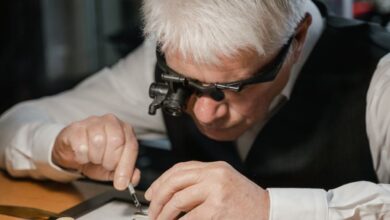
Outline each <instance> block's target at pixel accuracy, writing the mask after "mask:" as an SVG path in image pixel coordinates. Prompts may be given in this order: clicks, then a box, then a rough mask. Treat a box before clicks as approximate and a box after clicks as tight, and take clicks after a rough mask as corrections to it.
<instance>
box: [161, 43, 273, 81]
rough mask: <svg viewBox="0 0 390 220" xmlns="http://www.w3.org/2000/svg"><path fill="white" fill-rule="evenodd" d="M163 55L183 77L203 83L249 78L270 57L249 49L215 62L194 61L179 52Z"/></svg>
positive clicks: (222, 57)
mask: <svg viewBox="0 0 390 220" xmlns="http://www.w3.org/2000/svg"><path fill="white" fill-rule="evenodd" d="M165 56H166V62H167V64H168V66H169V67H170V68H171V69H173V70H175V71H176V72H178V73H179V74H181V75H183V76H185V77H188V78H191V79H194V80H198V81H201V82H205V83H215V82H219V83H223V82H232V81H237V80H243V79H246V78H249V77H251V76H253V74H254V73H255V71H256V70H258V69H259V68H261V67H262V66H264V65H265V64H267V63H268V62H269V60H271V59H272V57H271V58H267V57H265V56H264V55H258V54H257V53H256V52H254V51H250V50H242V51H240V53H237V54H236V55H234V56H232V57H227V56H220V57H219V62H218V63H217V64H202V63H196V62H194V61H193V60H192V59H191V58H190V56H183V55H181V54H180V53H167V54H166V55H165Z"/></svg>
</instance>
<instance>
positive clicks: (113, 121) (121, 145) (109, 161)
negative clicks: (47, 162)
mask: <svg viewBox="0 0 390 220" xmlns="http://www.w3.org/2000/svg"><path fill="white" fill-rule="evenodd" d="M137 155H138V142H137V139H136V136H135V133H134V130H133V128H132V127H131V126H130V125H128V124H126V123H125V122H123V121H121V120H120V119H118V118H117V117H116V116H114V115H112V114H107V115H103V116H92V117H89V118H87V119H85V120H82V121H78V122H74V123H71V124H70V125H68V126H67V127H65V128H64V129H63V130H62V131H61V132H60V133H59V135H58V136H57V138H56V140H55V143H54V148H53V153H52V159H53V162H54V163H55V164H57V165H58V166H60V167H62V168H65V169H73V170H78V171H80V172H81V173H82V174H83V175H85V176H87V177H89V178H91V179H95V180H102V181H109V180H113V182H114V187H115V188H116V189H118V190H124V189H126V187H127V186H128V184H129V183H130V182H132V183H133V184H138V182H139V179H140V171H139V170H138V169H136V168H135V162H136V159H137Z"/></svg>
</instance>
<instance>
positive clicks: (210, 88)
mask: <svg viewBox="0 0 390 220" xmlns="http://www.w3.org/2000/svg"><path fill="white" fill-rule="evenodd" d="M294 38H295V36H292V37H290V38H289V40H288V41H287V43H285V44H284V45H283V47H282V48H281V50H280V51H279V53H278V54H277V56H276V58H275V59H273V61H272V62H271V63H268V64H267V65H266V66H265V67H263V68H261V70H260V71H259V72H257V73H256V74H254V75H253V76H252V77H249V78H247V79H244V80H237V81H233V82H228V83H210V84H208V85H204V84H202V83H200V82H199V81H197V80H193V79H189V78H187V77H184V76H183V75H182V74H180V73H178V72H176V71H175V70H173V69H172V68H170V67H169V66H168V64H167V63H166V59H165V55H164V54H163V53H162V52H161V51H160V49H159V47H157V48H156V57H157V65H158V67H159V68H160V69H161V70H162V71H163V73H162V74H161V78H162V79H163V80H164V81H167V82H172V83H180V84H182V85H184V86H186V87H190V88H192V89H194V90H195V91H196V92H198V93H200V94H202V95H204V94H206V95H210V96H211V97H212V98H213V99H214V100H216V101H221V100H223V99H224V93H223V90H230V91H233V92H240V91H241V90H242V89H243V88H244V87H245V86H248V85H252V84H258V83H264V82H271V81H273V80H274V79H275V78H276V76H277V75H278V73H279V72H280V70H281V68H282V66H283V64H284V62H285V60H286V57H287V55H288V52H289V50H290V47H291V45H292V42H293V39H294Z"/></svg>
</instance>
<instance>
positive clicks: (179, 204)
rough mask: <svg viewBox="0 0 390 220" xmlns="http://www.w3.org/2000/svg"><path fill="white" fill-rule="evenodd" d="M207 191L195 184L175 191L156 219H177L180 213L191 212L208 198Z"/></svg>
mask: <svg viewBox="0 0 390 220" xmlns="http://www.w3.org/2000/svg"><path fill="white" fill-rule="evenodd" d="M206 191H207V190H205V189H204V188H203V187H200V186H199V185H194V186H191V187H188V188H185V189H183V190H182V191H180V192H177V193H175V195H174V196H173V197H172V198H171V199H170V200H169V201H168V203H166V204H165V206H164V207H163V209H162V210H161V212H160V213H159V215H158V216H157V218H156V219H176V218H177V217H178V216H179V214H180V213H185V212H189V211H190V210H192V209H194V208H195V207H197V206H199V205H200V204H202V203H203V202H204V201H205V200H206V193H205V192H206Z"/></svg>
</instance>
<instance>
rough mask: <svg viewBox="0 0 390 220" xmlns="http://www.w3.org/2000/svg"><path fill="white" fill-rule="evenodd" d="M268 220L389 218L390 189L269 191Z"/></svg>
mask: <svg viewBox="0 0 390 220" xmlns="http://www.w3.org/2000/svg"><path fill="white" fill-rule="evenodd" d="M268 191H269V195H270V203H271V204H270V215H269V216H270V217H269V219H270V220H282V219H300V220H339V219H361V220H371V219H388V218H390V185H388V184H374V183H371V182H364V181H362V182H354V183H350V184H346V185H343V186H341V187H338V188H336V189H333V190H329V191H328V192H326V191H325V190H322V189H293V188H286V189H283V188H270V189H268Z"/></svg>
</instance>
